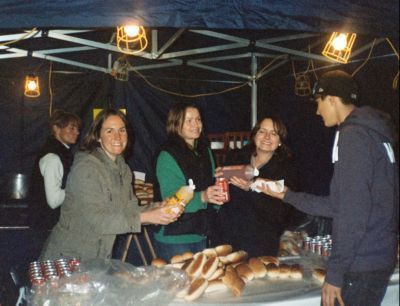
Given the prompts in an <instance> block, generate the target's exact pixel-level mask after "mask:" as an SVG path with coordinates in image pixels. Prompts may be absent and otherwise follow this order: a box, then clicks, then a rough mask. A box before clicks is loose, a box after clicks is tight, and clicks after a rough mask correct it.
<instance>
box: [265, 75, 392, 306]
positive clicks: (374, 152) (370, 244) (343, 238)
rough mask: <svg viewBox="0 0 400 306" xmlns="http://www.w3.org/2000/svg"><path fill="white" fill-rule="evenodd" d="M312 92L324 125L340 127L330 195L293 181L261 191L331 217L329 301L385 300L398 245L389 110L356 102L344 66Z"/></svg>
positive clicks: (328, 305) (325, 296) (325, 300)
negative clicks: (303, 189) (301, 188)
mask: <svg viewBox="0 0 400 306" xmlns="http://www.w3.org/2000/svg"><path fill="white" fill-rule="evenodd" d="M314 95H315V99H316V101H317V104H318V110H317V114H318V115H320V116H321V117H322V118H323V120H324V124H325V126H326V127H333V126H338V129H337V132H336V136H335V141H334V146H333V150H332V162H333V163H334V173H333V178H332V180H331V184H330V193H329V195H328V196H325V197H322V196H315V195H311V194H306V193H300V192H293V191H291V190H289V189H288V188H285V190H284V191H283V192H281V193H276V192H272V191H271V190H270V189H269V188H268V187H264V188H263V192H264V193H266V194H268V195H270V196H274V197H277V198H280V199H283V201H284V202H287V203H290V204H291V205H293V206H295V207H296V208H297V209H299V210H302V211H303V212H306V213H308V214H312V215H319V216H324V217H330V218H332V219H333V230H332V239H333V248H332V254H331V256H330V258H329V262H328V266H327V274H326V278H325V283H324V285H323V288H322V304H323V305H324V306H333V305H338V304H339V305H341V306H343V305H346V306H348V305H351V306H354V305H370V306H373V305H380V303H381V301H382V299H383V297H384V295H385V292H386V288H387V284H388V282H389V279H390V275H391V273H392V272H393V269H394V267H395V264H396V253H397V252H396V250H397V246H398V203H399V189H398V169H397V167H398V165H397V163H396V161H395V156H394V152H393V149H392V145H393V141H394V140H393V135H392V131H391V128H390V125H389V122H388V116H387V115H385V114H383V113H381V112H379V111H377V110H374V109H372V108H371V107H367V106H365V107H356V105H355V103H356V100H357V98H358V89H357V85H356V83H355V82H354V80H353V79H352V77H351V76H350V75H349V74H347V73H345V72H343V71H340V70H336V71H330V72H327V73H325V74H324V75H322V77H321V78H320V80H319V82H318V83H317V84H316V86H315V87H314Z"/></svg>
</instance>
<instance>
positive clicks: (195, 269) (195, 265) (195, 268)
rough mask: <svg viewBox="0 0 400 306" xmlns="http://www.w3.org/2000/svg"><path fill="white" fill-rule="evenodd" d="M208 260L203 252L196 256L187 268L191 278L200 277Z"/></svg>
mask: <svg viewBox="0 0 400 306" xmlns="http://www.w3.org/2000/svg"><path fill="white" fill-rule="evenodd" d="M206 260H207V257H206V255H204V254H203V253H200V254H199V255H198V256H197V257H195V258H194V259H193V261H192V262H191V263H190V265H189V266H188V267H187V269H186V273H187V274H188V275H189V277H191V278H197V277H199V276H200V274H201V270H202V269H203V265H204V264H205V262H206Z"/></svg>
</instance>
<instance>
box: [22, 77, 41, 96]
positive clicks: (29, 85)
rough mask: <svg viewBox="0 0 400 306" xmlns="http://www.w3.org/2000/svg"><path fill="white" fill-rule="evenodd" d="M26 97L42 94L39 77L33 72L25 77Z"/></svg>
mask: <svg viewBox="0 0 400 306" xmlns="http://www.w3.org/2000/svg"><path fill="white" fill-rule="evenodd" d="M24 94H25V96H26V97H30V98H36V97H39V96H40V87H39V77H38V76H35V75H33V74H30V75H27V76H26V77H25V91H24Z"/></svg>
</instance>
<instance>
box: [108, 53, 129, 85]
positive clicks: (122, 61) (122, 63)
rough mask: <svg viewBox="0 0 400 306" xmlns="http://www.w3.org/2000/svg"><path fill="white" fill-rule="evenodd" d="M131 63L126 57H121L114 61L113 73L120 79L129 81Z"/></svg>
mask: <svg viewBox="0 0 400 306" xmlns="http://www.w3.org/2000/svg"><path fill="white" fill-rule="evenodd" d="M129 67H130V64H129V62H128V60H127V59H126V58H125V57H120V58H119V59H117V60H116V61H115V62H114V65H113V68H112V71H111V75H112V76H113V77H114V78H115V79H116V80H119V81H128V79H129Z"/></svg>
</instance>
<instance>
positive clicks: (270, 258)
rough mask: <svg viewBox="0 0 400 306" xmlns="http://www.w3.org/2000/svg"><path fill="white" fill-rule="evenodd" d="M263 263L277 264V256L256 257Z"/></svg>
mask: <svg viewBox="0 0 400 306" xmlns="http://www.w3.org/2000/svg"><path fill="white" fill-rule="evenodd" d="M258 258H259V259H260V260H261V261H262V262H263V263H264V265H268V264H270V263H273V264H275V265H276V266H279V259H278V258H277V257H273V256H259V257H258Z"/></svg>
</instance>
